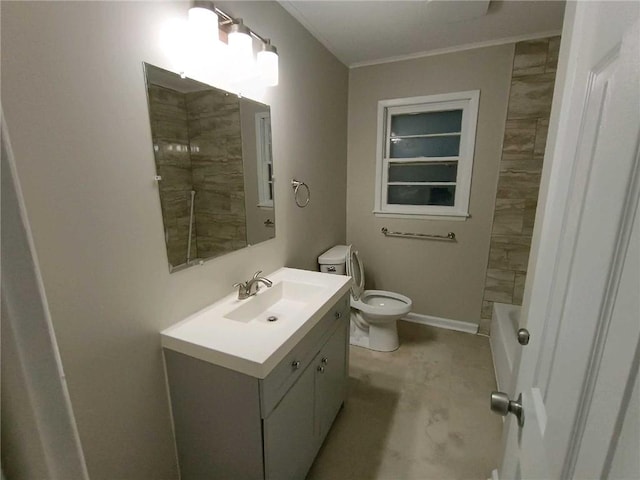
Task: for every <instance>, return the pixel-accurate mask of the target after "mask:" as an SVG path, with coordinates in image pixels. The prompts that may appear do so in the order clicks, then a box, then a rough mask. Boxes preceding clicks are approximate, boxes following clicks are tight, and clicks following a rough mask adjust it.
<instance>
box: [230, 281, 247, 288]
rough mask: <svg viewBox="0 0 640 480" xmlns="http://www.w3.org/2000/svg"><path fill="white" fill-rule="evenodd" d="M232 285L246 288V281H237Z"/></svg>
mask: <svg viewBox="0 0 640 480" xmlns="http://www.w3.org/2000/svg"><path fill="white" fill-rule="evenodd" d="M233 286H234V287H236V288H240V287H244V288H247V283H246V282H238V283H234V284H233Z"/></svg>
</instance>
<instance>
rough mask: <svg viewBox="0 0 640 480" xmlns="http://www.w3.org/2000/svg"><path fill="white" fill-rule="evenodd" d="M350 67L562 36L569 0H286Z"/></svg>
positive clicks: (292, 9) (305, 23)
mask: <svg viewBox="0 0 640 480" xmlns="http://www.w3.org/2000/svg"><path fill="white" fill-rule="evenodd" d="M280 4H281V5H282V6H283V7H284V8H285V9H286V10H287V11H288V12H289V13H290V14H291V15H293V16H294V17H295V18H296V19H297V20H298V21H299V22H300V23H301V24H302V25H304V26H305V28H307V30H309V31H310V32H311V33H312V34H313V35H314V36H315V37H316V38H317V39H318V40H319V41H320V42H321V43H322V44H324V45H325V46H326V47H327V49H328V50H329V51H331V52H332V53H333V54H334V55H335V56H336V57H337V58H338V59H340V61H342V62H343V63H344V64H345V65H347V66H349V67H357V66H363V65H369V64H375V63H384V62H387V61H394V60H402V59H405V58H412V57H419V56H423V55H428V54H434V53H444V52H447V51H451V50H457V49H463V48H469V47H472V46H482V45H491V44H497V43H505V42H508V41H517V40H524V39H527V38H535V37H540V36H545V34H558V32H560V30H561V29H562V18H563V13H564V1H540V0H538V1H497V0H493V1H489V0H474V1H468V0H467V1H464V0H414V1H315V0H308V1H307V0H304V1H302V0H294V1H291V0H290V1H284V0H283V1H280Z"/></svg>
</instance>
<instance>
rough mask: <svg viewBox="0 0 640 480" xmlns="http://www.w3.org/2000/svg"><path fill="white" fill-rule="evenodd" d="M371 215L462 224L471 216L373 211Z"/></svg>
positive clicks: (465, 214)
mask: <svg viewBox="0 0 640 480" xmlns="http://www.w3.org/2000/svg"><path fill="white" fill-rule="evenodd" d="M373 214H374V215H375V216H376V217H381V218H404V219H405V220H446V221H450V222H464V221H466V220H467V218H470V217H471V215H469V214H468V213H447V214H433V213H432V214H422V213H420V214H416V213H397V212H384V211H381V210H374V211H373Z"/></svg>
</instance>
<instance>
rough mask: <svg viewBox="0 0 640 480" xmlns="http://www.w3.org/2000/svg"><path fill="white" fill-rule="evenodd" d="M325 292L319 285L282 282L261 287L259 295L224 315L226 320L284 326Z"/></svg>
mask: <svg viewBox="0 0 640 480" xmlns="http://www.w3.org/2000/svg"><path fill="white" fill-rule="evenodd" d="M323 290H324V288H323V287H321V286H319V285H312V284H309V283H299V282H289V281H281V282H278V283H274V284H273V286H272V287H270V288H265V287H261V291H260V292H258V294H256V295H254V296H253V297H250V298H248V299H247V300H243V302H245V303H244V304H243V305H241V306H239V307H238V308H236V309H234V310H232V311H230V312H229V313H227V314H226V315H224V318H227V319H229V320H235V321H236V322H244V323H249V322H263V323H271V324H273V325H278V324H282V323H283V322H284V321H286V320H287V319H288V318H291V317H293V316H295V315H296V314H297V313H299V312H300V311H301V310H303V309H304V308H305V307H306V306H307V305H308V304H309V302H310V301H312V300H313V299H314V298H316V297H317V296H318V295H319V294H320V293H321V292H322V291H323ZM274 317H275V319H274Z"/></svg>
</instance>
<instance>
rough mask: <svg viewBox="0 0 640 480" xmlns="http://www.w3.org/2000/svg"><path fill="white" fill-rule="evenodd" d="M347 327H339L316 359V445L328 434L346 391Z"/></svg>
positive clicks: (345, 325)
mask: <svg viewBox="0 0 640 480" xmlns="http://www.w3.org/2000/svg"><path fill="white" fill-rule="evenodd" d="M347 327H348V324H341V325H340V326H339V327H338V328H337V329H336V331H335V332H334V333H333V335H331V337H330V338H329V340H328V341H327V343H326V344H325V346H324V347H322V350H320V353H319V354H318V356H317V357H316V361H315V362H316V364H317V365H316V366H315V368H316V433H317V435H316V441H317V445H318V446H319V445H320V444H321V443H322V441H323V440H324V437H325V436H326V435H327V433H328V432H329V429H330V428H331V424H332V423H333V420H334V419H335V417H336V415H337V413H338V410H340V405H342V402H344V399H345V397H346V390H347V376H348V375H347V373H348V372H347V371H346V360H347Z"/></svg>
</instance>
